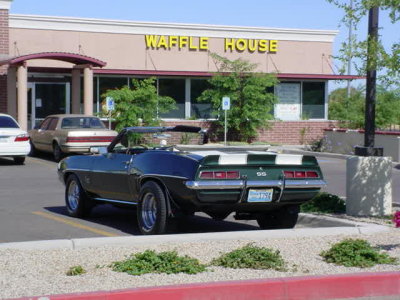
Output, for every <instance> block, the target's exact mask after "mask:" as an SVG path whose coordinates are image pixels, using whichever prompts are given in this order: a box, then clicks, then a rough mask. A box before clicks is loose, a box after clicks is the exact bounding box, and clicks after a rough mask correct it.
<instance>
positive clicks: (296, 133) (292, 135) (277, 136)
mask: <svg viewBox="0 0 400 300" xmlns="http://www.w3.org/2000/svg"><path fill="white" fill-rule="evenodd" d="M165 123H166V124H165V125H167V126H175V125H189V126H199V127H201V128H204V129H208V128H210V127H211V122H204V121H195V120H182V121H168V122H165ZM336 124H337V122H336V121H286V122H282V121H271V127H270V128H269V129H262V130H260V131H259V135H258V139H257V141H262V142H267V143H276V144H285V145H300V144H309V143H311V142H312V141H315V140H317V139H320V138H322V137H323V135H324V129H327V128H333V127H335V125H336ZM210 131H212V129H210ZM178 142H179V141H178ZM193 143H196V142H195V141H193Z"/></svg>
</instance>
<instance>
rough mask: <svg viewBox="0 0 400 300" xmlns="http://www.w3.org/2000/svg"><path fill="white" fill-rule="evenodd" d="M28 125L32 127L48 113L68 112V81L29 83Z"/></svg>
mask: <svg viewBox="0 0 400 300" xmlns="http://www.w3.org/2000/svg"><path fill="white" fill-rule="evenodd" d="M28 90H29V94H28V97H29V100H30V104H31V105H30V111H29V113H30V126H31V128H34V127H35V126H36V125H38V124H39V123H40V122H42V121H43V119H44V118H45V117H47V116H48V115H54V114H69V113H70V84H69V82H61V83H58V82H51V83H43V82H33V83H31V84H30V85H29V89H28Z"/></svg>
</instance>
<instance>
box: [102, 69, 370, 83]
mask: <svg viewBox="0 0 400 300" xmlns="http://www.w3.org/2000/svg"><path fill="white" fill-rule="evenodd" d="M94 73H96V74H110V75H111V74H124V75H142V76H187V77H194V76H199V77H211V76H213V75H214V74H215V73H213V72H194V71H149V70H119V69H102V70H95V71H94ZM276 75H277V77H278V78H279V79H323V80H348V79H365V77H363V76H356V75H331V74H291V73H278V74H276Z"/></svg>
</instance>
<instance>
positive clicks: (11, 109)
mask: <svg viewBox="0 0 400 300" xmlns="http://www.w3.org/2000/svg"><path fill="white" fill-rule="evenodd" d="M7 113H8V114H9V115H11V116H13V117H14V118H15V119H16V118H17V69H16V68H15V67H12V66H10V67H9V68H8V71H7Z"/></svg>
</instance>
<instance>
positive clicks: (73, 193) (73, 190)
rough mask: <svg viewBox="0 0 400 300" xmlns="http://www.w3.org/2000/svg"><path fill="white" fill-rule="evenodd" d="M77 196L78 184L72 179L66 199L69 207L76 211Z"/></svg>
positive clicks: (78, 194)
mask: <svg viewBox="0 0 400 300" xmlns="http://www.w3.org/2000/svg"><path fill="white" fill-rule="evenodd" d="M79 196H80V193H79V186H78V184H77V183H76V181H75V180H72V181H71V182H70V184H69V187H68V194H67V200H68V206H69V208H70V209H71V210H73V211H76V209H77V208H78V204H79Z"/></svg>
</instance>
